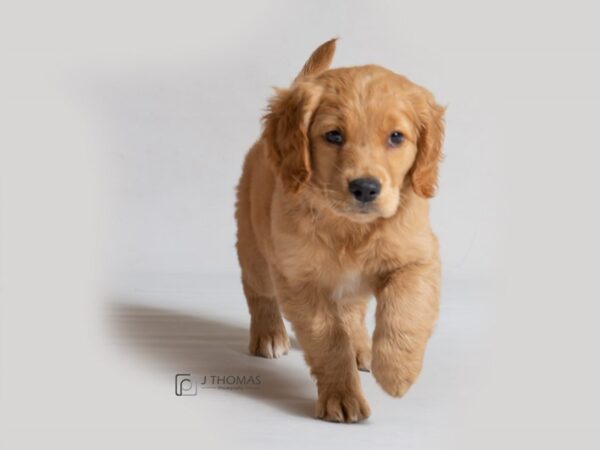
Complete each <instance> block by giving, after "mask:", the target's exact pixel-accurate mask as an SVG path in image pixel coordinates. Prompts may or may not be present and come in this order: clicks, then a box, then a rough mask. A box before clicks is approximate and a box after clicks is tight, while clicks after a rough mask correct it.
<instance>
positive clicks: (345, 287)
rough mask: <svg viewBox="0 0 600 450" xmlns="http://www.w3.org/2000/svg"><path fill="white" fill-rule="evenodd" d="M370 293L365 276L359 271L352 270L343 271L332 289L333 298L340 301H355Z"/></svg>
mask: <svg viewBox="0 0 600 450" xmlns="http://www.w3.org/2000/svg"><path fill="white" fill-rule="evenodd" d="M368 293H369V286H368V283H367V281H366V279H365V277H364V276H363V275H362V274H361V273H360V272H359V271H354V270H350V271H347V272H344V273H342V274H341V275H340V276H339V278H338V279H337V283H336V284H334V286H333V289H332V291H331V299H332V300H333V301H336V302H339V301H343V302H353V301H357V300H362V299H364V297H365V295H367V294H368Z"/></svg>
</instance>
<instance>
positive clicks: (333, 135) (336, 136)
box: [325, 130, 344, 145]
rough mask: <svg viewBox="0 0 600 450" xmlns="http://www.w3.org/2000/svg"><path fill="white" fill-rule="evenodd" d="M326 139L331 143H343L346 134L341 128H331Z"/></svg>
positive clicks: (326, 134)
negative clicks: (343, 133)
mask: <svg viewBox="0 0 600 450" xmlns="http://www.w3.org/2000/svg"><path fill="white" fill-rule="evenodd" d="M325 140H326V141H327V142H329V143H330V144H334V145H342V144H343V143H344V136H342V133H341V132H340V131H339V130H331V131H328V132H327V133H325Z"/></svg>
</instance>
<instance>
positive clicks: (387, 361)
mask: <svg viewBox="0 0 600 450" xmlns="http://www.w3.org/2000/svg"><path fill="white" fill-rule="evenodd" d="M411 356H412V355H410V354H406V353H403V352H393V353H392V352H385V351H381V350H380V349H378V348H377V346H375V347H374V350H373V361H372V363H371V372H372V373H373V376H374V377H375V379H376V380H377V382H378V383H379V385H380V386H381V387H382V388H383V390H384V391H385V392H387V393H388V394H390V395H391V396H393V397H402V396H403V395H404V394H406V392H407V391H408V390H409V389H410V387H411V386H412V385H413V383H414V382H415V380H416V379H417V377H418V376H419V372H420V371H421V363H420V361H418V360H415V359H414V357H411Z"/></svg>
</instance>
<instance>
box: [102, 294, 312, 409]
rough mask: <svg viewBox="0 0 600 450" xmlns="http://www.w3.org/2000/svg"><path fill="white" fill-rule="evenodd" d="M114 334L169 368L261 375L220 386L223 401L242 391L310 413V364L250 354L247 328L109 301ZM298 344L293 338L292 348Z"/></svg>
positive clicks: (124, 344) (201, 373)
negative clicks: (245, 383) (254, 382)
mask: <svg viewBox="0 0 600 450" xmlns="http://www.w3.org/2000/svg"><path fill="white" fill-rule="evenodd" d="M108 319H109V325H110V329H111V333H112V338H113V340H114V341H116V344H117V345H118V346H119V348H120V349H121V350H123V351H129V352H132V353H134V354H137V355H138V356H141V357H142V358H143V359H146V360H148V359H149V360H150V362H153V363H154V364H155V365H158V366H159V367H164V368H165V369H166V370H170V371H172V372H173V373H192V374H194V375H196V376H204V375H207V376H210V375H218V376H222V375H234V376H237V375H239V376H243V375H251V376H256V375H260V377H261V380H262V382H261V384H260V386H258V387H255V388H254V389H241V390H219V391H218V392H220V393H222V395H223V397H224V401H228V399H229V396H230V395H243V396H246V397H250V398H253V399H255V400H257V401H262V402H265V403H268V404H270V405H272V406H274V407H277V408H279V409H282V410H284V411H286V412H288V413H291V414H295V415H299V416H304V417H311V416H312V414H313V407H314V402H315V399H316V389H315V386H314V384H313V382H312V381H311V379H310V376H309V375H308V368H306V369H305V370H304V371H299V370H298V368H297V366H296V367H294V365H292V364H289V361H288V364H286V361H285V359H286V357H285V356H284V357H283V358H282V359H280V360H267V359H264V358H258V357H254V356H250V355H249V353H248V350H247V345H248V329H246V328H242V327H240V326H237V325H232V324H229V323H226V322H223V321H221V320H219V319H215V318H209V317H202V316H197V315H187V314H182V313H179V312H175V311H170V310H166V309H160V308H153V307H149V306H143V305H139V304H134V303H124V302H113V303H111V304H110V306H109V310H108ZM294 347H295V348H297V344H296V343H295V342H292V350H291V351H295V350H294Z"/></svg>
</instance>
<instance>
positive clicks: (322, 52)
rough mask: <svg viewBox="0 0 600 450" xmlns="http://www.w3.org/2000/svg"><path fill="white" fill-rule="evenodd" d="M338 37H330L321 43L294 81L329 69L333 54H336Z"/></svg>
mask: <svg viewBox="0 0 600 450" xmlns="http://www.w3.org/2000/svg"><path fill="white" fill-rule="evenodd" d="M337 39H338V38H333V39H330V40H329V41H327V42H325V43H324V44H321V45H320V46H319V47H318V48H317V49H316V50H315V51H314V52H313V53H312V55H310V58H308V60H307V61H306V63H304V67H303V68H302V70H301V71H300V73H299V74H298V76H297V77H296V79H295V80H294V82H296V81H298V80H301V79H302V78H304V77H308V76H314V75H318V74H320V73H321V72H323V71H325V70H327V69H329V66H330V65H331V61H332V60H333V55H334V54H335V43H336V41H337Z"/></svg>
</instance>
